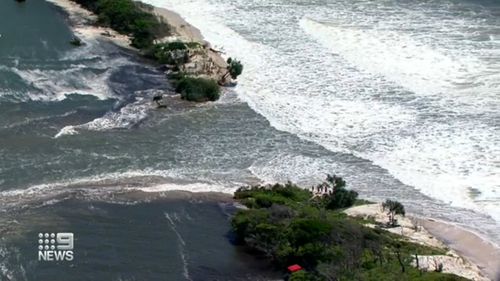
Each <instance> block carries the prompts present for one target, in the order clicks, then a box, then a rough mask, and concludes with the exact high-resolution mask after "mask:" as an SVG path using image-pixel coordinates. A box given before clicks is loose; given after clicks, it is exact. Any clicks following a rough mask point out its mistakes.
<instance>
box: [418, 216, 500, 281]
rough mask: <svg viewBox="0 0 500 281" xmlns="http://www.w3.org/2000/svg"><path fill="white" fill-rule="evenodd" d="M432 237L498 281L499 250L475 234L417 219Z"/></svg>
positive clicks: (453, 226)
mask: <svg viewBox="0 0 500 281" xmlns="http://www.w3.org/2000/svg"><path fill="white" fill-rule="evenodd" d="M417 222H418V224H419V225H421V226H423V227H424V228H425V229H426V230H427V231H428V232H429V233H431V234H432V235H433V236H434V237H436V238H437V239H439V240H441V241H442V242H443V243H444V244H446V245H447V246H448V247H449V248H451V249H453V250H454V251H456V252H457V253H458V254H459V255H461V256H463V257H465V258H466V259H468V260H469V261H470V262H472V263H474V264H476V265H477V266H478V267H479V268H480V269H481V271H482V272H483V273H484V274H485V275H486V276H487V277H488V278H490V279H491V280H494V281H498V280H500V249H499V248H497V247H495V246H494V245H493V244H492V243H490V242H488V241H486V240H484V239H483V238H481V237H480V236H478V235H477V234H475V233H473V232H470V231H467V230H465V229H463V228H461V227H459V226H456V225H453V224H449V223H446V222H443V221H437V220H433V219H417Z"/></svg>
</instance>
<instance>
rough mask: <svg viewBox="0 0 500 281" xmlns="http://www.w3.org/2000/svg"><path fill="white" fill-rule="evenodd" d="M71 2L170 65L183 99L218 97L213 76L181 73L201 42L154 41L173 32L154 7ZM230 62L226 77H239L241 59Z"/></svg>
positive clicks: (121, 1)
mask: <svg viewBox="0 0 500 281" xmlns="http://www.w3.org/2000/svg"><path fill="white" fill-rule="evenodd" d="M72 1H74V2H76V3H79V4H80V5H82V6H83V7H84V8H86V9H88V10H90V11H92V12H94V13H95V14H96V15H97V18H98V20H97V23H98V24H100V25H103V26H108V27H110V28H112V29H114V30H116V31H117V32H119V33H121V34H125V35H129V36H131V39H132V43H131V45H132V46H134V47H136V48H138V49H140V50H141V52H142V54H143V55H144V56H146V57H148V58H151V59H154V60H155V61H157V62H158V63H161V64H166V65H169V66H168V67H169V68H168V69H169V71H171V72H172V73H173V74H172V73H171V75H170V78H171V79H173V80H174V81H173V82H174V83H175V85H176V91H177V92H178V93H180V94H181V97H182V98H183V99H185V100H188V101H196V102H204V101H215V100H217V99H219V96H220V87H219V84H218V83H217V82H216V81H215V80H214V79H208V78H195V77H188V76H186V75H185V74H184V73H182V72H181V71H186V70H185V68H183V66H184V65H185V64H187V63H188V62H190V59H191V57H190V56H191V55H192V50H198V49H199V50H203V45H202V44H200V43H198V42H181V41H175V42H167V43H156V42H155V41H156V40H157V39H160V38H163V37H165V36H168V35H170V27H169V25H168V24H167V23H165V22H164V21H163V20H162V19H161V18H158V17H156V16H155V15H154V14H153V13H152V10H153V7H152V6H150V5H147V4H144V3H141V2H136V1H133V0H72ZM70 43H71V44H73V45H75V46H79V45H80V44H81V42H80V41H76V40H73V41H71V42H70ZM197 52H198V53H200V52H199V51H197ZM205 55H206V54H205ZM228 63H229V66H228V68H227V74H226V75H224V78H225V77H226V76H227V75H231V77H233V78H236V77H237V76H238V75H240V74H241V73H242V71H243V65H242V64H241V63H240V62H239V61H236V60H234V61H231V60H230V61H229V62H228ZM186 72H187V71H186ZM209 73H210V74H212V75H213V73H214V72H212V70H210V72H209ZM198 74H199V73H196V75H198ZM217 78H219V77H217Z"/></svg>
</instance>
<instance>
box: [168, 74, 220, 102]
mask: <svg viewBox="0 0 500 281" xmlns="http://www.w3.org/2000/svg"><path fill="white" fill-rule="evenodd" d="M175 91H176V92H177V93H180V94H181V97H182V99H185V100H188V101H196V102H204V101H215V100H218V99H219V96H220V88H219V85H218V84H217V82H215V81H214V80H213V79H207V78H195V77H189V76H187V77H183V78H181V79H180V80H179V81H178V82H177V86H176V88H175Z"/></svg>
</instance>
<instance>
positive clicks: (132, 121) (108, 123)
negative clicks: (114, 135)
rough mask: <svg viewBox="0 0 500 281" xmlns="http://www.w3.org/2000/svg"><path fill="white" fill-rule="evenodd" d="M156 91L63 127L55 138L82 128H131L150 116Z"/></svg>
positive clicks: (76, 131)
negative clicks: (84, 121)
mask: <svg viewBox="0 0 500 281" xmlns="http://www.w3.org/2000/svg"><path fill="white" fill-rule="evenodd" d="M155 92H156V90H152V91H148V93H146V94H145V95H144V96H137V97H136V100H135V101H134V102H132V103H129V104H127V105H125V106H123V107H122V108H120V109H119V110H118V111H110V112H108V113H106V114H105V115H104V116H102V117H99V118H96V119H94V120H92V121H90V122H88V123H85V124H80V125H69V126H66V127H63V128H62V129H61V130H60V131H59V132H58V133H57V134H56V135H55V136H54V138H59V137H62V136H66V135H74V134H78V132H79V131H80V130H88V131H106V130H111V129H127V128H131V127H132V126H135V125H137V124H138V123H140V122H141V121H143V120H145V119H146V118H147V117H148V114H149V112H150V111H151V110H152V109H153V107H152V105H151V97H150V96H152V95H154V93H155Z"/></svg>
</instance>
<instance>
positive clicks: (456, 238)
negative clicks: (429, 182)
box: [47, 0, 500, 280]
mask: <svg viewBox="0 0 500 281" xmlns="http://www.w3.org/2000/svg"><path fill="white" fill-rule="evenodd" d="M47 1H49V2H51V3H53V4H55V5H56V6H58V7H60V8H62V9H63V10H64V11H66V12H67V13H68V15H69V19H70V21H71V28H72V30H73V31H74V32H75V34H77V35H79V36H83V37H84V38H87V39H96V38H97V39H102V40H107V41H110V42H112V43H114V44H116V45H118V46H120V47H123V48H126V49H128V50H134V51H137V52H138V51H139V50H137V49H135V48H133V47H131V46H130V38H129V37H128V36H125V35H121V34H118V33H116V32H115V31H113V30H112V29H110V28H103V27H97V26H94V25H92V24H91V20H92V18H93V17H94V18H95V15H93V14H92V13H91V12H89V11H87V10H85V9H84V8H82V7H80V6H79V5H78V4H76V3H74V2H72V1H70V0H47ZM154 13H155V14H156V15H159V16H162V17H164V18H165V19H166V20H167V21H168V23H169V24H170V25H171V27H172V29H173V30H174V32H175V33H176V35H177V36H179V37H180V38H184V39H187V40H191V41H193V40H196V41H198V42H205V40H204V38H203V35H202V34H201V32H200V30H199V29H197V28H196V27H194V26H192V25H191V24H189V23H188V22H187V21H185V20H184V19H183V18H182V17H181V16H180V15H179V14H177V13H175V12H173V11H170V10H168V9H165V8H159V7H154ZM86 17H89V19H90V20H87V19H86ZM82 19H83V20H82ZM104 34H109V35H110V36H109V35H104ZM210 53H211V54H212V55H213V56H214V58H215V59H216V60H217V62H218V64H220V65H223V64H225V60H224V59H223V57H222V56H221V55H220V54H219V53H217V52H212V51H210ZM152 193H156V192H146V191H141V190H136V192H133V193H131V194H135V196H144V194H150V195H151V194H152ZM157 193H159V194H164V196H160V197H158V198H170V196H173V197H175V198H177V199H189V198H191V199H192V198H198V196H201V197H202V198H204V199H207V198H210V199H211V200H215V201H217V200H229V201H232V202H234V200H233V199H232V194H230V193H224V192H191V191H187V190H171V191H159V192H157ZM215 194H217V195H215ZM226 195H227V196H226ZM213 196H214V197H213ZM153 197H154V196H153ZM222 198H224V199H222ZM210 199H207V200H210ZM414 218H415V219H416V220H417V221H419V224H421V225H422V226H423V228H424V229H425V230H426V231H428V232H429V233H430V234H432V236H434V237H435V238H436V239H437V240H439V241H440V242H441V243H443V244H445V245H447V246H448V247H450V248H451V249H453V250H454V251H456V252H457V253H458V255H460V256H462V257H464V258H465V259H467V260H470V261H471V263H473V264H474V265H477V266H478V267H479V268H481V271H482V272H484V273H485V274H486V275H487V276H488V277H489V278H490V279H491V280H496V279H495V277H496V275H495V274H498V273H495V272H494V271H493V270H494V269H495V268H494V266H495V265H494V264H490V263H489V262H490V261H491V260H494V258H498V260H500V249H498V248H495V247H494V246H493V245H491V246H492V248H490V249H485V248H487V246H485V245H484V244H492V243H490V242H489V241H487V240H486V239H483V238H481V237H480V236H479V235H477V234H475V233H474V232H473V231H470V230H467V229H462V228H460V227H459V226H457V225H454V224H453V223H451V222H445V221H437V220H435V219H432V218H417V217H414ZM473 237H475V238H473ZM464 241H466V242H464ZM471 241H474V242H471ZM487 250H490V251H489V253H486V252H488V251H487ZM485 251H486V252H485ZM495 251H497V252H498V255H497V254H495ZM490 254H491V256H490ZM492 257H493V258H492ZM474 280H475V279H474ZM478 280H481V279H478Z"/></svg>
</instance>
